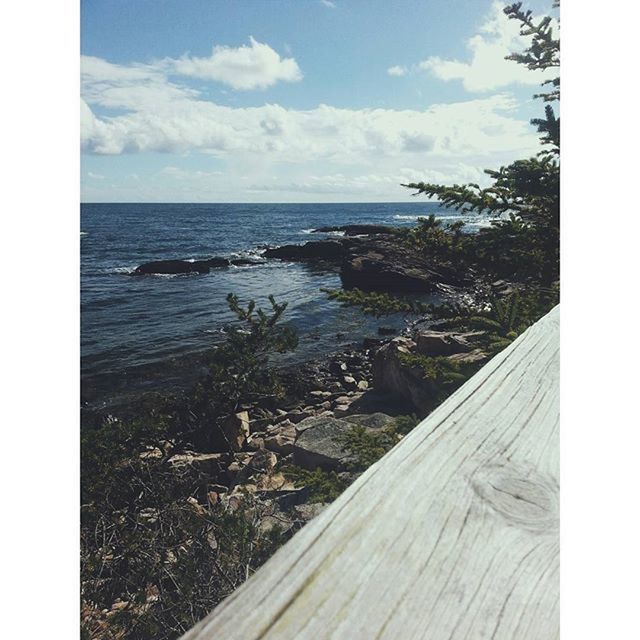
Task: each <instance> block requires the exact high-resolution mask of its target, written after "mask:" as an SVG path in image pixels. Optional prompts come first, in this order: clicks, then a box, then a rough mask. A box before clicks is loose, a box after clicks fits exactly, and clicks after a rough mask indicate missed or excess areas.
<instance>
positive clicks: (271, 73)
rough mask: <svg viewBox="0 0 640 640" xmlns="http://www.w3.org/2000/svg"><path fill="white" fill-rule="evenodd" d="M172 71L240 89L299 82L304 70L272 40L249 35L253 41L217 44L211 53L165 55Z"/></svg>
mask: <svg viewBox="0 0 640 640" xmlns="http://www.w3.org/2000/svg"><path fill="white" fill-rule="evenodd" d="M158 66H159V67H160V68H162V69H164V70H166V71H167V72H168V73H170V74H175V75H180V76H189V77H192V78H199V79H201V80H214V81H216V82H222V83H223V84H226V85H228V86H230V87H232V88H233V89H236V90H238V91H247V90H250V89H266V88H267V87H271V86H273V85H274V84H276V83H277V82H298V81H299V80H302V72H301V71H300V67H298V63H297V62H296V61H295V59H294V58H282V57H280V54H279V53H278V52H277V51H274V49H272V48H271V47H270V46H269V45H268V44H264V43H262V42H258V41H257V40H255V39H254V38H253V37H250V38H249V45H242V46H240V47H235V48H234V47H226V46H219V45H218V46H214V47H213V51H212V53H211V56H209V57H208V58H197V57H191V56H188V55H184V56H182V57H181V58H177V59H174V58H165V59H164V60H162V61H161V62H160V63H159V65H158Z"/></svg>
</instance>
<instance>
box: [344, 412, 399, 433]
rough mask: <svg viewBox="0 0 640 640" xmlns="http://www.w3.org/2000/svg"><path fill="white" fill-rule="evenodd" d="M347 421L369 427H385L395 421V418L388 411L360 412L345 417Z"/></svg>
mask: <svg viewBox="0 0 640 640" xmlns="http://www.w3.org/2000/svg"><path fill="white" fill-rule="evenodd" d="M344 420H345V421H346V422H349V423H351V424H358V425H361V426H363V427H367V428H368V429H384V428H385V427H389V426H391V425H392V424H393V423H394V422H395V418H392V417H391V416H389V415H387V414H386V413H381V412H379V411H378V412H376V413H369V414H366V413H360V414H355V415H352V416H347V417H345V418H344Z"/></svg>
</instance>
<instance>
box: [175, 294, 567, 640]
mask: <svg viewBox="0 0 640 640" xmlns="http://www.w3.org/2000/svg"><path fill="white" fill-rule="evenodd" d="M558 351H559V307H556V308H555V309H554V310H553V311H551V312H550V313H549V314H548V315H547V316H545V317H544V318H543V319H542V320H540V321H539V322H537V323H536V324H535V325H534V326H532V327H530V328H529V329H528V330H527V331H526V332H525V333H524V334H523V335H522V336H520V337H519V338H518V339H517V340H516V341H515V342H514V343H513V344H512V345H510V346H509V347H508V348H507V349H506V350H505V351H503V352H502V353H501V354H499V355H498V356H496V357H495V358H493V359H492V360H491V361H490V362H489V363H488V364H487V365H486V366H485V367H483V368H482V369H481V370H480V371H479V372H478V373H477V374H476V375H475V376H474V377H473V378H471V379H470V380H469V381H468V382H467V383H465V385H464V386H462V387H461V388H460V389H459V390H458V391H457V392H456V393H455V394H454V395H452V396H451V397H450V398H449V399H448V400H447V401H446V402H445V403H443V404H442V405H441V406H440V407H439V408H438V409H437V410H436V411H435V412H434V413H432V414H431V415H430V416H429V417H428V418H427V419H426V420H424V421H423V422H422V423H421V424H420V425H419V426H418V427H416V428H415V429H414V430H413V431H412V432H411V433H410V434H409V435H408V436H407V437H406V438H404V439H403V440H402V441H401V442H400V443H399V444H398V445H397V446H396V447H395V448H394V449H392V450H391V451H390V452H389V453H388V454H387V455H386V456H384V457H383V458H382V459H381V460H380V461H379V462H377V463H376V464H375V465H373V466H372V467H370V468H369V469H368V470H367V472H366V473H364V474H363V475H362V476H361V477H360V478H359V479H358V480H357V481H356V482H355V483H354V484H353V485H352V486H351V487H349V489H347V491H345V492H344V493H343V494H342V495H341V496H340V497H339V498H338V499H337V500H336V501H335V502H334V503H333V504H331V506H330V507H328V508H327V509H326V510H325V511H324V512H323V513H322V514H320V515H319V516H318V517H317V518H316V519H315V520H313V521H312V522H310V523H309V524H308V525H307V526H306V527H305V528H304V529H302V530H301V531H300V532H299V533H297V534H296V535H295V536H294V537H293V538H292V539H291V540H290V541H289V542H288V543H287V544H286V545H285V546H284V547H282V548H281V549H280V550H279V551H278V552H277V553H276V554H275V555H274V556H273V557H272V558H271V559H270V560H269V561H268V562H267V563H266V564H265V565H264V566H263V567H262V568H261V569H260V570H259V571H258V572H257V573H256V574H255V575H254V576H253V577H252V578H251V579H250V580H249V581H248V582H246V583H245V584H244V585H243V586H242V587H240V588H239V589H238V590H237V591H236V592H234V593H233V594H232V595H231V596H230V597H229V598H227V599H226V600H225V601H224V602H222V603H221V604H220V605H219V606H218V607H217V608H216V609H215V610H214V611H213V612H212V613H211V614H210V615H209V616H208V617H207V618H205V619H204V620H203V621H201V622H200V623H199V624H197V625H196V626H195V627H194V628H193V629H191V630H190V631H189V632H188V633H187V634H185V635H184V636H183V638H184V640H196V639H197V640H213V639H214V638H215V639H216V640H257V639H258V638H261V639H262V638H265V639H267V638H268V639H278V640H289V639H290V640H293V639H296V640H301V639H306V638H309V639H313V640H323V639H328V638H333V639H344V640H353V639H360V638H361V639H363V640H373V639H374V638H384V639H389V640H391V639H394V640H396V639H402V640H405V639H409V640H410V639H414V638H429V639H434V640H464V639H465V638H466V639H470V640H471V639H472V640H477V639H480V638H487V639H502V640H520V639H525V640H534V639H536V640H538V639H539V640H549V639H551V638H557V637H558V635H559V631H558V627H559V623H558V604H559V602H558V600H559V597H558V568H559V567H558V563H559V556H558V462H559V461H558V458H559V452H558V422H559V354H558Z"/></svg>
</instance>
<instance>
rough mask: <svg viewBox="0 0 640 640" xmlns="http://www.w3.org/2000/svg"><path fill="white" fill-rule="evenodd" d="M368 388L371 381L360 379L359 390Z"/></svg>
mask: <svg viewBox="0 0 640 640" xmlns="http://www.w3.org/2000/svg"><path fill="white" fill-rule="evenodd" d="M368 388H369V383H368V382H367V381H366V380H360V382H358V390H359V391H366V390H367V389H368Z"/></svg>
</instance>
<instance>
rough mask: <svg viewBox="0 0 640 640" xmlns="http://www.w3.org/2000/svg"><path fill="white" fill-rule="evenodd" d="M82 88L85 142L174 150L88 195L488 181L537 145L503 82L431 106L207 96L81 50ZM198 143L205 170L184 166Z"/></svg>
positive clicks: (321, 193) (301, 194)
mask: <svg viewBox="0 0 640 640" xmlns="http://www.w3.org/2000/svg"><path fill="white" fill-rule="evenodd" d="M82 95H83V100H82V104H81V139H82V147H83V150H84V151H85V152H86V153H88V154H90V155H113V156H115V155H119V154H133V153H138V152H162V153H168V154H175V155H174V158H175V161H172V162H171V163H167V164H168V166H167V167H166V168H165V170H163V171H162V172H156V173H155V174H153V175H151V174H149V173H148V172H145V171H144V170H140V168H142V166H141V167H140V168H138V167H136V171H137V173H138V174H139V178H140V180H139V181H137V182H136V181H134V180H129V181H122V180H120V181H119V182H118V184H116V185H113V184H112V180H111V179H108V175H109V174H108V172H105V176H106V177H105V180H104V181H95V180H94V181H87V183H86V184H83V198H85V199H86V200H96V201H97V200H118V199H120V200H121V201H129V200H150V201H159V200H164V201H174V200H175V201H178V200H182V201H189V200H191V201H195V200H202V201H228V202H230V201H238V200H243V199H247V200H253V201H267V200H271V201H280V202H282V201H284V200H291V201H304V200H307V201H318V200H319V199H322V200H328V199H331V197H332V196H331V195H330V194H332V193H333V194H335V196H334V199H335V200H337V201H339V200H340V199H342V200H344V201H348V200H350V199H351V200H355V201H362V200H372V199H378V200H392V201H393V200H397V199H398V198H400V199H402V198H404V197H406V196H407V193H406V190H404V189H402V188H401V187H400V186H399V184H400V182H406V181H410V180H433V181H437V182H449V183H450V182H466V181H468V180H472V181H474V182H481V181H482V179H483V174H482V171H481V170H482V169H483V168H485V167H495V166H499V165H501V164H505V163H508V162H511V161H512V160H514V159H516V158H519V157H526V156H527V155H530V154H532V153H535V151H537V150H538V148H539V143H538V138H537V135H536V134H535V131H534V130H533V128H532V127H531V126H530V125H529V124H528V122H527V121H526V120H522V119H520V118H519V117H518V116H517V111H516V107H517V103H516V102H515V100H514V99H513V97H511V96H509V95H508V94H498V95H492V96H487V97H482V98H479V99H473V100H466V101H462V102H457V103H451V104H436V105H432V106H430V107H429V108H426V109H424V110H409V109H407V110H395V109H344V108H337V107H332V106H329V105H323V104H321V105H319V106H317V107H315V108H313V109H306V110H301V109H287V108H284V107H282V106H280V105H277V104H264V105H262V106H258V107H246V108H239V107H232V106H226V105H221V104H218V103H215V102H212V101H210V100H207V99H204V98H203V96H202V94H200V93H199V92H198V91H196V90H194V89H191V88H189V87H186V86H182V85H181V84H180V83H178V82H176V81H173V80H169V79H168V77H167V76H166V75H165V72H164V71H163V70H161V69H160V68H159V67H158V66H157V65H139V64H133V65H127V66H124V65H116V64H111V63H109V62H107V61H105V60H101V59H98V58H83V59H82ZM192 153H200V154H203V155H201V159H200V160H199V163H200V164H199V166H198V168H197V169H198V170H194V169H193V164H192V162H190V163H189V165H188V166H185V167H181V166H180V164H181V162H180V156H182V155H188V154H192ZM104 166H106V165H104V163H101V164H100V167H101V168H100V171H101V172H103V171H104V169H103V168H102V167H104ZM407 167H415V172H414V173H412V172H411V170H409V169H407ZM89 168H91V169H94V168H95V167H94V166H92V165H91V164H87V169H89ZM134 182H135V183H136V184H134Z"/></svg>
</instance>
